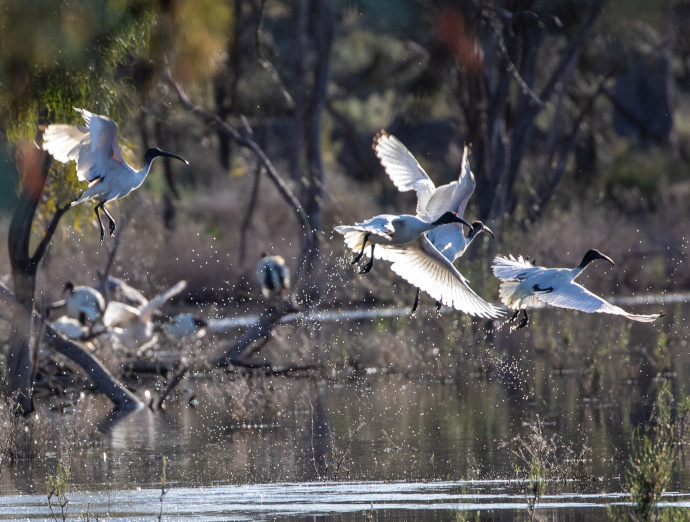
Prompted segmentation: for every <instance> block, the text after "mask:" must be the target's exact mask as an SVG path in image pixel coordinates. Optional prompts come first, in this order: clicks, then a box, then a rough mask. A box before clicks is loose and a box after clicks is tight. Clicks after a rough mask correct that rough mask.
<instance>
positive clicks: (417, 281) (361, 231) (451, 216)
mask: <svg viewBox="0 0 690 522" xmlns="http://www.w3.org/2000/svg"><path fill="white" fill-rule="evenodd" d="M451 223H462V224H465V225H467V226H468V227H469V226H470V225H469V223H467V222H466V221H465V220H464V219H462V218H461V217H458V216H457V214H455V213H453V212H445V213H444V214H442V215H441V217H440V218H438V219H437V220H435V221H433V222H427V221H423V220H421V219H420V218H419V217H416V216H410V215H402V216H394V215H389V214H382V215H379V216H376V217H374V218H372V219H370V220H368V221H365V222H363V223H358V224H356V225H354V226H340V227H336V228H335V230H336V232H338V233H340V234H343V235H344V236H345V244H346V245H347V247H348V248H350V249H351V250H353V251H355V252H359V253H358V254H357V255H356V256H355V258H354V259H353V260H352V262H353V263H356V262H357V261H359V260H360V259H361V257H362V256H363V255H364V250H365V247H366V245H367V243H370V244H371V252H370V253H369V257H370V258H371V259H370V260H369V262H368V263H367V264H366V265H365V266H364V267H362V268H361V269H360V273H366V272H368V271H369V270H371V267H372V265H373V261H374V257H377V258H379V259H384V260H387V261H390V262H391V263H392V264H391V270H393V272H395V273H396V274H398V275H399V276H401V277H402V278H403V279H405V280H407V281H408V282H410V283H411V284H413V285H415V286H417V287H419V288H421V289H422V290H424V291H425V292H427V293H428V294H429V295H431V296H432V297H433V298H434V299H436V300H437V301H440V302H442V303H443V304H446V305H448V306H452V307H454V308H456V309H458V310H462V311H463V312H465V313H468V314H471V315H475V316H478V317H486V318H495V317H499V316H501V315H502V314H503V312H502V311H501V310H500V309H498V308H496V307H495V306H494V305H492V304H490V303H487V302H486V301H484V300H483V299H482V298H481V297H479V296H478V295H477V294H476V293H475V292H474V291H473V290H472V289H471V288H470V287H469V285H468V283H467V280H466V279H465V278H464V277H463V276H462V275H461V274H460V273H459V272H458V271H457V269H456V268H455V267H454V266H453V263H451V262H450V261H449V260H448V259H447V258H446V257H445V256H444V255H443V254H441V253H440V252H439V251H438V249H436V247H434V245H433V244H431V241H429V239H428V238H427V237H426V235H425V234H424V233H425V232H428V231H429V230H432V229H434V228H436V227H439V226H442V225H447V224H451ZM376 245H379V249H378V250H375V248H374V247H375V246H376Z"/></svg>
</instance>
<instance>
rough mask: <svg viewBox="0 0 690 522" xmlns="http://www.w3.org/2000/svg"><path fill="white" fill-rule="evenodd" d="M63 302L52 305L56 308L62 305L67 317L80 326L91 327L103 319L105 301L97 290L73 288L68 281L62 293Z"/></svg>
mask: <svg viewBox="0 0 690 522" xmlns="http://www.w3.org/2000/svg"><path fill="white" fill-rule="evenodd" d="M63 296H64V300H63V301H64V302H63V301H60V302H57V303H53V305H52V307H53V308H57V307H59V306H61V305H63V304H64V306H65V307H66V308H67V315H69V316H70V317H72V318H73V319H77V320H78V321H79V322H80V323H81V324H82V325H93V324H94V323H95V322H96V321H98V320H99V319H101V318H102V317H103V312H104V311H105V299H103V296H102V295H101V293H100V292H99V291H98V290H95V289H93V288H91V287H89V286H81V285H80V286H74V284H73V283H72V282H71V281H70V282H68V283H67V284H66V285H65V289H64V291H63Z"/></svg>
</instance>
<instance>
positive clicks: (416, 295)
mask: <svg viewBox="0 0 690 522" xmlns="http://www.w3.org/2000/svg"><path fill="white" fill-rule="evenodd" d="M418 306H419V288H417V293H416V294H415V296H414V303H412V310H410V317H414V314H415V312H416V311H417V307H418Z"/></svg>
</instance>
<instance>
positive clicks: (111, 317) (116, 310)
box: [103, 301, 141, 328]
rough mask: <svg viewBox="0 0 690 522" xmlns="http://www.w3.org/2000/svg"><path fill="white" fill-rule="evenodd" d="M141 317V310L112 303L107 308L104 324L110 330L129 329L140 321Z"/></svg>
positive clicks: (115, 302)
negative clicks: (113, 328)
mask: <svg viewBox="0 0 690 522" xmlns="http://www.w3.org/2000/svg"><path fill="white" fill-rule="evenodd" d="M140 315H141V314H140V312H139V310H138V309H137V308H134V307H133V306H129V305H126V304H124V303H120V302H118V301H110V302H109V303H108V306H106V307H105V313H104V314H103V324H104V325H105V326H107V327H108V328H112V327H115V326H117V327H120V328H128V327H131V325H132V323H135V322H137V321H138V320H139V316H140Z"/></svg>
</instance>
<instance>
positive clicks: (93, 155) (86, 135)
mask: <svg viewBox="0 0 690 522" xmlns="http://www.w3.org/2000/svg"><path fill="white" fill-rule="evenodd" d="M75 110H76V111H77V112H79V113H81V115H82V116H83V118H84V122H85V123H86V127H83V126H81V125H64V124H52V125H48V127H46V129H45V130H44V131H43V150H45V151H47V152H48V153H50V154H51V155H52V156H53V157H54V158H55V159H56V160H58V161H60V162H62V163H69V162H70V161H76V162H77V178H78V179H79V180H80V181H88V182H89V188H87V189H86V191H84V193H83V194H82V195H81V197H80V198H79V199H78V200H77V201H75V202H73V203H72V205H71V206H74V205H78V204H79V203H82V202H84V201H89V200H95V201H97V202H98V203H97V205H96V206H95V208H94V211H95V212H96V218H98V224H99V225H100V227H101V243H103V238H104V236H105V228H104V227H103V222H102V221H101V215H100V212H99V210H103V212H104V213H105V215H106V216H107V218H108V221H109V227H110V235H111V237H112V236H113V235H114V234H115V221H114V220H113V217H112V216H111V215H110V213H109V212H108V210H107V209H106V208H105V204H106V203H108V202H110V201H113V200H116V199H120V198H124V197H125V196H126V195H128V194H129V193H130V192H132V191H133V190H135V189H137V188H139V186H141V184H142V183H143V182H144V179H145V178H146V175H147V174H148V173H149V170H150V169H151V163H152V162H153V160H154V159H155V158H157V157H159V156H166V157H169V158H176V159H178V160H180V161H182V162H184V163H185V164H187V165H189V163H188V162H187V160H185V159H182V158H181V157H180V156H177V155H176V154H171V153H170V152H164V151H162V150H160V149H157V148H152V149H148V150H147V151H146V153H145V154H144V166H143V167H142V168H141V169H139V170H135V169H133V168H132V167H130V166H129V165H128V164H127V162H126V161H125V160H124V158H123V157H122V153H121V152H120V145H119V144H118V141H117V123H115V122H114V121H113V120H111V119H110V118H107V117H106V116H98V115H96V114H92V113H90V112H89V111H87V110H85V109H75Z"/></svg>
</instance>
